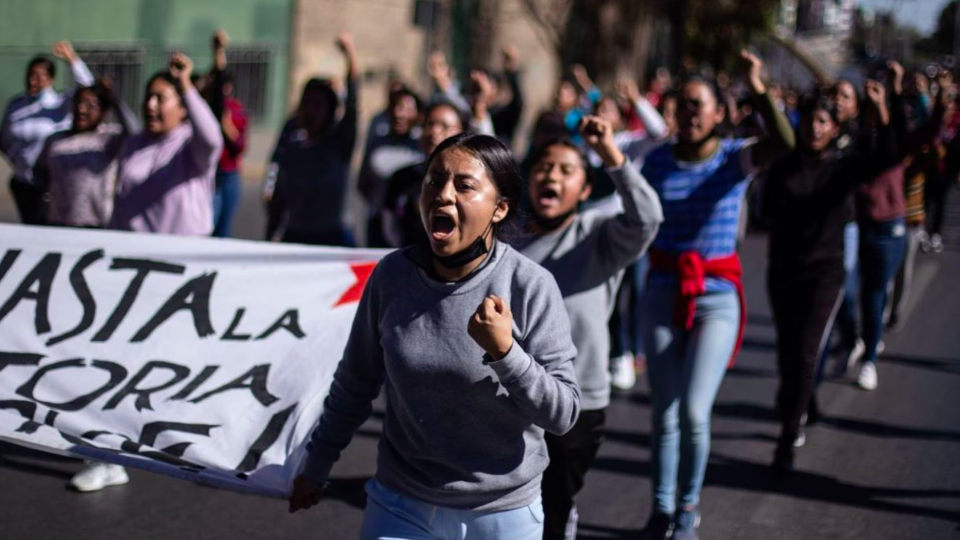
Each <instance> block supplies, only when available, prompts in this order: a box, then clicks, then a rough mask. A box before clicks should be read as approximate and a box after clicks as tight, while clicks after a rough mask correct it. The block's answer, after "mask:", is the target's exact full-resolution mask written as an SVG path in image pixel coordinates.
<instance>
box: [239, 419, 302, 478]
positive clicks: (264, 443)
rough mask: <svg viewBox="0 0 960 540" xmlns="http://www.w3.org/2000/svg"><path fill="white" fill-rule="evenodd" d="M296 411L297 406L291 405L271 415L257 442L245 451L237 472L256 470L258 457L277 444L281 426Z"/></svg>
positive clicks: (281, 429) (258, 461)
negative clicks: (245, 453)
mask: <svg viewBox="0 0 960 540" xmlns="http://www.w3.org/2000/svg"><path fill="white" fill-rule="evenodd" d="M296 409H297V405H296V404H293V405H291V406H289V407H287V408H286V409H284V410H282V411H280V412H278V413H277V414H275V415H273V418H271V419H270V421H269V422H267V427H266V428H264V430H263V433H261V434H260V436H259V437H257V440H256V441H254V442H253V446H251V447H250V450H248V451H247V455H246V456H244V457H243V461H241V462H240V464H239V465H237V470H238V471H240V472H249V471H252V470H253V469H256V468H257V464H258V463H260V456H262V455H263V453H264V452H266V451H267V449H268V448H270V447H271V446H273V443H275V442H277V439H278V438H279V437H280V433H281V432H282V431H283V426H284V425H286V423H287V420H288V419H289V418H290V415H292V414H293V411H295V410H296ZM244 479H245V478H244Z"/></svg>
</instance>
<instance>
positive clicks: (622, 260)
mask: <svg viewBox="0 0 960 540" xmlns="http://www.w3.org/2000/svg"><path fill="white" fill-rule="evenodd" d="M580 133H581V135H582V136H583V140H584V141H586V143H587V144H588V145H589V146H590V148H591V149H593V151H594V152H596V153H597V155H599V156H600V159H601V160H603V166H604V167H605V168H606V170H607V173H608V174H609V175H610V178H611V180H613V184H614V186H615V187H616V189H617V193H618V194H619V195H620V199H621V201H622V203H623V212H622V213H620V214H618V215H616V216H613V217H611V218H608V219H606V220H605V221H603V223H602V224H601V225H600V230H599V233H598V236H597V249H598V250H599V253H598V254H597V255H598V256H597V259H596V260H597V261H598V262H599V263H600V264H601V265H602V270H601V271H602V273H604V274H605V275H609V276H613V275H614V274H615V273H616V272H619V271H620V270H621V269H623V268H626V267H627V266H628V265H629V264H630V263H632V262H633V261H635V260H636V259H637V257H639V256H640V255H641V254H642V253H643V252H644V250H646V249H647V247H648V246H649V245H650V243H651V242H653V239H654V237H655V236H656V235H657V230H658V229H659V228H660V224H661V223H663V208H662V206H661V205H660V197H658V196H657V192H656V191H654V189H653V187H651V186H650V184H648V183H647V181H646V179H645V178H644V177H643V175H641V174H640V171H639V169H638V167H637V166H636V165H635V164H634V163H633V162H631V161H630V160H628V159H627V158H626V157H625V156H624V155H623V153H621V151H620V149H619V148H617V145H616V143H615V142H614V139H613V126H611V125H610V123H609V122H607V121H605V120H603V119H601V118H599V117H596V116H588V117H586V118H584V119H583V122H582V123H581V126H580Z"/></svg>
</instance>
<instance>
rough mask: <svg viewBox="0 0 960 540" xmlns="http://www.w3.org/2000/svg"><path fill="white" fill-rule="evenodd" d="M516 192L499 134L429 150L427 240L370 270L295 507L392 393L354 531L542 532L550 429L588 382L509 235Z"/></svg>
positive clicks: (557, 427)
mask: <svg viewBox="0 0 960 540" xmlns="http://www.w3.org/2000/svg"><path fill="white" fill-rule="evenodd" d="M521 185H522V182H521V179H520V175H519V172H518V171H517V167H516V163H515V162H514V159H513V156H512V155H511V153H510V151H509V150H508V149H507V148H506V146H504V145H503V143H501V142H500V141H498V140H497V139H496V138H494V137H490V136H485V135H473V134H461V135H458V136H456V137H452V138H450V139H447V140H446V141H444V142H443V143H442V144H441V145H440V146H439V147H438V148H437V149H436V150H435V151H434V153H433V155H432V156H431V157H430V159H429V161H428V164H427V174H426V177H425V178H424V184H423V190H422V193H421V196H420V211H421V215H422V216H423V222H424V228H425V229H426V230H427V233H428V240H429V242H428V243H421V244H417V245H414V246H411V247H409V248H406V249H403V250H400V251H396V252H394V253H391V254H390V255H387V256H386V257H385V258H384V259H382V260H381V261H380V263H379V264H378V266H377V267H376V269H375V270H374V271H373V274H372V275H371V277H370V280H369V282H368V283H367V286H366V289H365V290H364V293H363V297H362V299H361V300H360V305H359V306H358V309H357V316H356V318H355V319H354V325H353V329H352V331H351V334H350V338H349V339H348V341H347V346H346V349H345V351H344V357H343V360H342V361H341V362H340V365H339V366H338V368H337V372H336V374H335V375H334V381H333V384H332V386H331V388H330V395H329V396H328V397H327V399H326V401H325V403H324V409H323V414H322V415H321V417H320V421H319V425H318V426H317V428H316V430H315V431H314V433H313V435H312V437H311V440H310V443H309V444H308V446H307V450H308V458H307V461H306V464H305V466H304V469H303V471H302V473H301V475H300V476H299V477H298V478H297V479H296V480H295V481H294V484H293V490H292V494H291V497H290V511H291V512H295V511H297V510H300V509H305V508H309V507H311V506H313V505H315V504H317V503H318V502H319V501H320V500H321V499H322V498H323V496H324V484H325V482H326V481H327V479H328V477H329V474H330V469H331V468H332V467H333V464H334V463H335V462H336V461H337V459H338V458H339V457H340V452H341V451H342V450H343V448H345V447H346V446H347V444H348V443H349V442H350V439H351V438H352V437H353V434H354V432H355V431H356V430H357V429H358V428H359V427H360V425H361V424H362V423H363V422H364V421H366V419H367V418H368V417H369V415H370V413H371V410H372V406H371V403H372V401H373V400H374V399H375V398H376V397H377V395H378V394H379V393H380V388H381V387H382V386H385V388H386V393H387V406H386V418H385V420H384V429H383V436H382V437H381V439H380V446H379V456H378V466H377V472H376V474H375V476H374V478H373V480H371V481H370V482H369V483H368V484H367V500H368V504H367V509H366V512H365V514H364V522H363V527H362V529H361V532H360V537H361V538H365V539H374V538H405V539H434V538H449V537H451V536H452V535H454V534H455V535H458V536H459V535H460V534H462V532H461V529H462V528H466V529H467V530H469V531H471V534H470V536H469V537H470V538H476V539H489V540H499V539H503V538H507V537H510V538H514V539H518V540H520V539H529V540H540V538H541V537H542V534H543V509H542V505H541V499H540V482H541V477H542V474H543V471H544V470H545V469H546V467H547V463H548V458H547V449H546V444H545V442H544V432H545V431H548V432H550V433H555V434H558V435H560V434H563V433H566V432H567V431H568V430H569V429H570V428H571V427H572V426H573V424H574V423H575V422H576V420H577V416H578V415H579V412H580V390H579V387H578V385H577V382H576V376H575V374H574V370H573V359H574V357H575V356H576V348H575V347H574V346H573V343H572V342H571V338H570V322H569V319H568V317H567V314H566V310H565V309H564V307H563V299H562V298H561V296H560V291H559V289H558V287H557V284H556V282H555V281H554V279H553V277H552V276H551V275H550V274H549V273H548V272H547V271H546V270H544V269H543V268H542V267H540V266H539V265H537V264H535V263H533V262H532V261H530V260H529V259H527V258H525V257H523V256H522V255H520V254H519V253H518V252H517V251H515V250H514V249H513V248H511V247H510V246H509V245H508V244H507V243H506V242H503V241H501V240H502V239H503V238H504V235H505V234H506V232H507V227H508V226H509V225H510V223H511V220H512V218H513V217H514V215H515V214H516V212H517V201H518V200H519V198H520V195H521V190H522V187H521Z"/></svg>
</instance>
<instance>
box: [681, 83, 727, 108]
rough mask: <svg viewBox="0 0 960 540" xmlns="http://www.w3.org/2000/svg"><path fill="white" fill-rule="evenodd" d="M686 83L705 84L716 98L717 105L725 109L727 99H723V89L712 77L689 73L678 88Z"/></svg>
mask: <svg viewBox="0 0 960 540" xmlns="http://www.w3.org/2000/svg"><path fill="white" fill-rule="evenodd" d="M688 84H701V85H703V86H705V87H706V88H707V90H709V91H710V93H711V94H713V98H714V99H715V100H717V106H719V107H723V108H724V110H726V108H727V101H726V100H725V99H723V90H721V89H720V85H718V84H717V81H715V80H713V79H707V78H704V77H701V76H700V75H691V76H689V77H687V78H685V79H684V80H683V82H682V83H681V85H680V88H683V87H684V86H686V85H688ZM729 112H730V111H727V113H729Z"/></svg>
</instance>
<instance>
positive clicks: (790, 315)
mask: <svg viewBox="0 0 960 540" xmlns="http://www.w3.org/2000/svg"><path fill="white" fill-rule="evenodd" d="M843 281H844V272H843V264H842V263H841V261H837V265H836V268H825V269H823V270H822V271H820V272H807V273H805V275H804V276H803V277H801V276H797V275H796V274H794V273H793V272H792V271H790V270H784V271H778V270H776V269H771V270H770V272H769V274H768V276H767V288H768V293H769V295H770V306H771V307H772V308H773V318H774V322H775V323H776V327H777V366H778V367H779V370H780V390H779V392H778V393H777V405H778V410H779V411H780V419H781V422H782V430H781V433H780V444H781V445H792V444H793V441H794V439H796V438H797V435H798V434H799V432H800V418H801V417H802V416H803V413H805V412H807V410H808V407H809V406H810V402H811V400H812V399H813V387H814V375H815V373H816V369H817V360H818V359H819V358H820V356H821V351H822V348H823V347H824V346H825V344H826V341H827V339H826V337H827V335H828V334H827V333H828V332H829V331H830V328H831V326H832V325H833V318H834V317H835V316H836V312H837V308H838V307H839V304H840V300H841V298H842V292H843V291H842V290H843Z"/></svg>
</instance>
